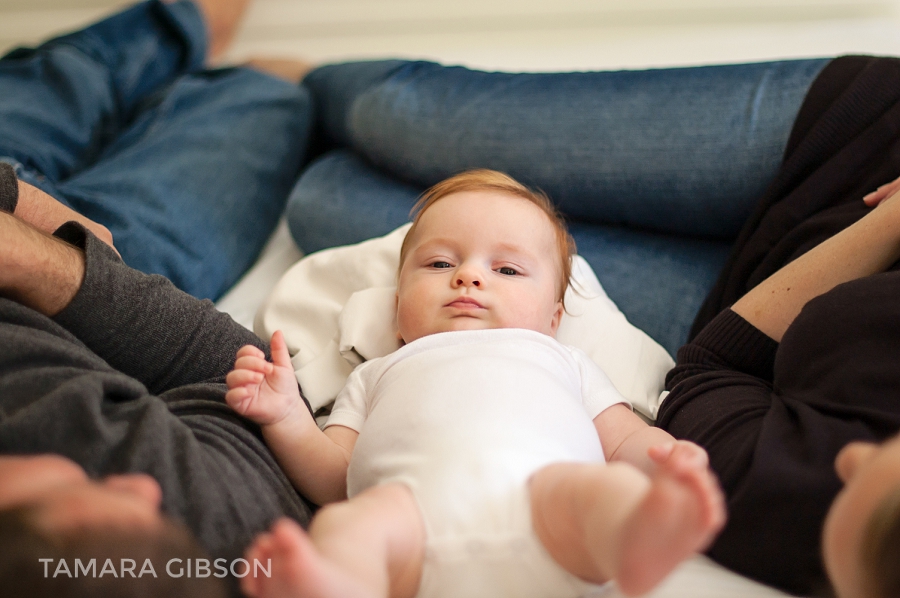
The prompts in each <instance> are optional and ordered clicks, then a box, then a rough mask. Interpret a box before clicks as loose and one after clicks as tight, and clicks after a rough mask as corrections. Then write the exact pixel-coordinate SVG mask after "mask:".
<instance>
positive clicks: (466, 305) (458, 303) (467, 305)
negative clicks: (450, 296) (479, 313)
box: [446, 297, 484, 309]
mask: <svg viewBox="0 0 900 598" xmlns="http://www.w3.org/2000/svg"><path fill="white" fill-rule="evenodd" d="M446 307H456V308H458V309H484V306H483V305H482V304H480V303H478V302H477V301H475V300H474V299H472V298H471V297H457V298H456V299H454V300H453V301H451V302H450V303H448V304H447V305H446Z"/></svg>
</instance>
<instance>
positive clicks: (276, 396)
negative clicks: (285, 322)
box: [225, 330, 303, 425]
mask: <svg viewBox="0 0 900 598" xmlns="http://www.w3.org/2000/svg"><path fill="white" fill-rule="evenodd" d="M271 347H272V362H273V363H269V362H268V361H266V357H265V355H264V354H263V352H262V351H260V350H259V349H257V348H256V347H254V346H252V345H246V346H244V347H241V348H240V349H239V350H238V352H237V359H236V360H235V362H234V370H232V371H231V372H230V373H229V374H228V376H227V377H226V378H225V381H226V382H227V383H228V389H229V390H228V393H227V394H226V395H225V401H226V402H227V403H228V405H229V407H231V408H232V409H234V410H235V411H237V412H238V413H240V414H241V415H243V416H244V417H246V418H248V419H250V420H252V421H254V422H256V423H257V424H260V425H271V424H275V423H278V422H280V421H281V420H283V419H284V418H285V417H287V415H288V414H289V413H291V411H293V410H294V409H295V408H296V407H297V406H298V405H300V404H302V402H303V401H302V399H301V398H300V389H299V387H298V386H297V379H296V378H295V377H294V368H293V365H292V364H291V356H290V354H289V353H288V350H287V344H286V343H285V342H284V335H283V334H282V333H281V331H280V330H278V331H276V332H275V334H273V335H272V342H271Z"/></svg>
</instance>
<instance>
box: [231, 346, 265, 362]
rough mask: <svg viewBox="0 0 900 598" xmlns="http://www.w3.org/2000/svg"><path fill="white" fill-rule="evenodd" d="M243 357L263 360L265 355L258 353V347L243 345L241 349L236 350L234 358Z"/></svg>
mask: <svg viewBox="0 0 900 598" xmlns="http://www.w3.org/2000/svg"><path fill="white" fill-rule="evenodd" d="M244 356H252V357H259V358H262V359H265V357H266V354H265V353H263V352H262V351H260V350H259V348H258V347H254V346H253V345H244V346H243V347H241V348H240V349H238V352H237V356H236V357H244Z"/></svg>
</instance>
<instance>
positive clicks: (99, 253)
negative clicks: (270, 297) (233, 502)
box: [55, 224, 268, 394]
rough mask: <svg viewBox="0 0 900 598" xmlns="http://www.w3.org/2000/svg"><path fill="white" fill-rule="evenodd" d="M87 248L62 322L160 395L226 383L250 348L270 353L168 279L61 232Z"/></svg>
mask: <svg viewBox="0 0 900 598" xmlns="http://www.w3.org/2000/svg"><path fill="white" fill-rule="evenodd" d="M63 232H66V233H68V235H67V236H66V237H64V238H66V239H67V240H70V241H71V242H72V243H73V244H76V245H78V246H83V247H84V248H85V251H84V255H85V273H84V282H83V284H82V285H81V288H80V289H79V290H78V293H77V294H76V295H75V297H74V298H72V300H71V303H70V304H69V305H68V306H67V307H66V309H64V310H63V311H61V312H60V313H58V314H57V315H56V316H55V320H56V322H57V323H58V324H60V325H62V326H63V327H64V328H66V329H67V330H68V331H69V332H71V333H72V334H74V335H75V336H76V337H78V339H79V340H80V341H81V342H83V343H84V344H85V345H87V346H88V348H90V349H91V350H92V351H93V352H94V353H96V354H97V355H99V356H100V357H102V358H103V359H104V360H106V362H107V363H109V364H110V365H111V366H113V367H114V368H116V369H117V370H119V371H120V372H122V373H125V374H127V375H129V376H131V377H133V378H136V379H138V380H140V381H141V382H142V383H143V384H144V385H146V386H147V388H149V389H150V391H151V392H152V393H154V394H159V393H162V392H165V391H167V390H169V389H172V388H177V387H179V386H183V385H185V384H192V383H196V382H223V383H224V379H225V375H226V374H227V373H228V372H229V371H230V370H231V368H232V366H233V365H234V356H235V354H236V353H237V351H238V349H239V348H240V347H242V346H244V345H251V344H252V345H255V346H257V347H259V348H260V349H262V350H264V351H265V350H266V349H268V346H267V345H266V344H265V343H263V342H262V341H261V340H260V339H259V338H258V337H257V336H256V335H255V334H253V333H252V332H250V331H249V330H247V329H246V328H244V327H243V326H241V325H239V324H237V323H236V322H234V320H232V319H231V318H230V317H229V316H228V315H227V314H223V313H220V312H218V311H217V310H216V309H215V306H213V304H212V303H211V302H209V301H207V300H202V301H201V300H199V299H196V298H194V297H191V296H190V295H187V294H185V293H184V292H182V291H180V290H178V289H176V288H175V286H174V285H172V283H171V282H169V281H168V280H167V279H165V278H163V277H162V276H156V275H147V274H144V273H142V272H138V271H137V270H134V269H133V268H129V267H128V266H126V265H125V264H123V263H122V262H121V260H119V259H118V257H117V256H116V255H115V254H114V253H113V252H112V250H111V249H110V248H109V247H108V246H107V245H106V244H104V243H102V242H100V241H99V240H98V239H97V238H96V237H94V236H92V235H89V234H88V233H87V232H86V231H85V229H83V228H81V227H80V226H78V225H75V224H70V225H66V228H65V229H61V230H60V231H58V232H57V234H58V235H59V234H62V233H63Z"/></svg>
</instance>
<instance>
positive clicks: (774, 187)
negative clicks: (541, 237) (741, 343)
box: [690, 56, 900, 338]
mask: <svg viewBox="0 0 900 598" xmlns="http://www.w3.org/2000/svg"><path fill="white" fill-rule="evenodd" d="M898 133H900V60H898V59H896V58H874V57H860V56H847V57H841V58H836V59H835V60H832V61H831V62H830V63H829V64H828V65H827V66H826V67H825V68H824V69H823V70H822V72H821V73H820V74H819V76H818V77H817V78H816V80H815V82H814V83H813V85H812V86H811V87H810V90H809V92H808V93H807V97H806V99H805V100H804V103H803V105H802V106H801V108H800V112H799V114H798V115H797V120H796V122H795V123H794V128H793V130H792V132H791V138H790V140H789V141H788V147H787V150H786V152H785V157H784V162H783V164H782V166H781V169H780V170H779V172H778V174H777V175H776V178H775V180H774V181H773V182H772V184H771V185H770V186H769V188H768V189H767V190H766V192H765V194H764V195H763V197H762V198H761V200H760V203H759V204H758V205H757V208H756V210H755V211H754V213H753V215H752V216H751V217H750V218H749V219H748V221H747V223H746V224H745V225H744V228H743V229H742V230H741V233H740V234H739V235H738V238H737V241H736V242H735V245H734V247H733V248H732V251H731V254H730V255H729V258H728V260H727V261H726V263H725V266H724V267H723V269H722V273H721V274H720V276H719V279H718V281H717V282H716V284H715V286H714V287H713V290H712V291H711V292H710V294H709V295H708V296H707V298H706V301H705V302H704V304H703V306H702V307H701V309H700V311H699V313H698V314H697V317H696V319H695V320H694V325H693V327H692V329H691V335H690V336H691V338H693V337H695V336H696V335H697V334H698V333H699V332H700V331H701V330H702V329H703V327H704V326H706V324H708V323H709V322H710V321H712V319H713V318H714V317H715V316H716V314H718V313H719V312H721V311H722V310H724V309H726V308H728V307H730V306H731V305H733V304H734V302H735V301H737V300H738V299H740V298H741V297H743V296H744V295H745V294H746V293H747V291H749V290H750V289H752V288H753V287H755V286H756V285H757V284H759V283H760V282H762V281H763V280H765V279H766V278H768V277H769V276H770V275H772V274H773V273H775V272H776V271H777V270H778V269H779V268H781V266H783V265H784V264H786V263H788V262H790V261H791V260H793V259H795V258H796V257H798V256H800V255H802V254H803V253H805V252H806V251H808V250H810V249H811V248H813V247H815V246H816V245H818V244H819V243H821V242H822V241H824V240H825V239H827V238H828V237H831V236H832V235H834V234H835V233H837V232H838V231H840V230H843V229H844V228H846V227H847V226H849V225H850V224H852V223H853V222H855V221H856V220H858V219H859V218H861V217H862V216H863V215H864V214H865V213H866V212H867V211H868V208H867V207H866V206H865V204H864V203H863V202H862V197H863V196H864V195H865V194H866V193H869V192H870V191H874V190H875V189H876V188H877V187H878V186H879V185H882V184H884V183H887V182H890V181H892V180H894V179H895V178H897V177H898V176H900V134H898Z"/></svg>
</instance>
